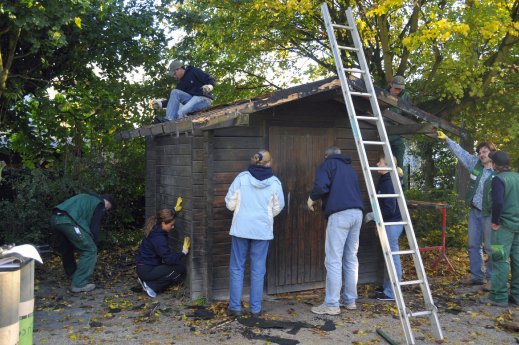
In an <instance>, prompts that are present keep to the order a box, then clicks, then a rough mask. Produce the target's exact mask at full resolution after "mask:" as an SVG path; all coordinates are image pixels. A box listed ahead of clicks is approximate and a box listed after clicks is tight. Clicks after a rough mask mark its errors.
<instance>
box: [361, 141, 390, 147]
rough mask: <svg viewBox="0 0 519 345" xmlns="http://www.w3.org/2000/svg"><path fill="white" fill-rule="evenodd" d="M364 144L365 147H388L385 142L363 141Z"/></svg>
mask: <svg viewBox="0 0 519 345" xmlns="http://www.w3.org/2000/svg"><path fill="white" fill-rule="evenodd" d="M362 143H363V144H364V145H380V146H383V145H387V143H385V142H383V141H363V142H362Z"/></svg>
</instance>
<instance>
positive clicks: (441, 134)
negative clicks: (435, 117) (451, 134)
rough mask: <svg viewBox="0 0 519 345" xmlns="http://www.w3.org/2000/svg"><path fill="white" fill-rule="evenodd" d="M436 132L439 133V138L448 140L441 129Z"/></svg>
mask: <svg viewBox="0 0 519 345" xmlns="http://www.w3.org/2000/svg"><path fill="white" fill-rule="evenodd" d="M436 134H437V135H438V139H440V140H447V136H446V135H445V133H443V132H442V131H441V130H437V131H436Z"/></svg>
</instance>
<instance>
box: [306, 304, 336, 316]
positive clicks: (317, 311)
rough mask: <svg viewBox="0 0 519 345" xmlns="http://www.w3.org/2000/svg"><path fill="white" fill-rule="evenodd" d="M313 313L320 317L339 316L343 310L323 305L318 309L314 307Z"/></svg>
mask: <svg viewBox="0 0 519 345" xmlns="http://www.w3.org/2000/svg"><path fill="white" fill-rule="evenodd" d="M312 313H314V314H318V315H325V314H326V315H339V314H340V313H341V308H339V307H329V306H327V305H326V304H324V303H323V304H321V305H320V306H318V307H312Z"/></svg>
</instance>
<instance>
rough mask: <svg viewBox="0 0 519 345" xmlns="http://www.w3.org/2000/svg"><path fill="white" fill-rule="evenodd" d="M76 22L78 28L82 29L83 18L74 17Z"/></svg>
mask: <svg viewBox="0 0 519 345" xmlns="http://www.w3.org/2000/svg"><path fill="white" fill-rule="evenodd" d="M74 23H75V24H76V26H77V27H78V28H80V29H81V18H79V17H76V18H74Z"/></svg>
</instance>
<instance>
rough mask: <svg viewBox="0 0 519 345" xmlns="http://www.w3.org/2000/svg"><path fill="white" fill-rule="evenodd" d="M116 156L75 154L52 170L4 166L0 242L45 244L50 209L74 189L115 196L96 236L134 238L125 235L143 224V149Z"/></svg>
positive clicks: (117, 241)
mask: <svg viewBox="0 0 519 345" xmlns="http://www.w3.org/2000/svg"><path fill="white" fill-rule="evenodd" d="M116 154H117V156H118V157H121V158H119V160H113V159H107V158H106V157H104V158H103V157H97V160H96V161H93V160H88V159H86V158H75V159H74V160H73V161H72V160H70V161H68V164H66V166H63V167H62V166H58V167H56V169H54V170H46V169H24V170H15V169H7V174H5V175H6V176H5V177H4V180H2V182H1V183H0V188H1V190H2V197H1V199H0V243H11V242H14V243H18V244H21V243H42V242H47V243H49V242H50V241H51V231H50V216H51V211H52V208H53V207H54V206H56V205H57V204H59V203H61V202H62V201H64V200H65V199H67V198H69V197H71V196H73V195H75V194H77V193H89V192H94V193H98V194H111V195H112V196H113V198H114V200H115V205H116V207H115V209H114V210H113V211H110V212H108V216H107V217H106V219H105V222H104V225H103V230H104V231H102V232H101V240H102V241H104V242H105V244H129V243H133V242H134V241H136V238H137V236H130V233H131V229H135V228H138V227H140V226H142V224H143V223H144V218H143V217H144V211H143V206H144V200H143V199H144V188H143V185H144V181H143V176H144V160H143V159H142V156H143V153H142V151H141V152H138V151H136V152H133V154H127V153H126V154H123V153H121V152H116Z"/></svg>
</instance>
